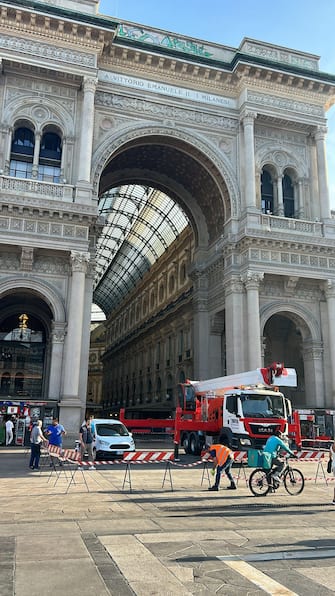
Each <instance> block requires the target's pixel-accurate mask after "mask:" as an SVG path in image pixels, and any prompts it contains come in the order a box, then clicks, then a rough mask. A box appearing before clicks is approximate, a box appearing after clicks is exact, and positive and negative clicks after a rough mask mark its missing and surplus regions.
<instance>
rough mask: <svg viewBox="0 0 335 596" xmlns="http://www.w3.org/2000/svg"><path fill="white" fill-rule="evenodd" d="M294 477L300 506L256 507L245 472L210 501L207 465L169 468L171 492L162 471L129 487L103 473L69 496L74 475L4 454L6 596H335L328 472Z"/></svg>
mask: <svg viewBox="0 0 335 596" xmlns="http://www.w3.org/2000/svg"><path fill="white" fill-rule="evenodd" d="M190 461H191V460H190V458H188V459H186V457H185V458H184V460H183V458H182V460H181V463H182V464H183V465H184V464H186V463H187V462H190ZM298 467H300V469H302V470H303V472H304V474H305V477H306V478H307V481H306V487H305V490H304V492H303V493H302V495H300V496H299V497H290V496H288V495H287V494H286V492H285V491H284V488H281V489H280V490H279V491H278V493H277V494H275V495H269V496H266V497H262V498H256V497H253V496H252V495H251V494H250V491H249V489H248V488H247V486H246V482H245V476H244V472H242V473H241V475H240V478H239V481H238V490H237V491H236V492H235V491H234V492H226V491H225V490H224V487H225V486H226V485H227V482H226V481H225V478H223V481H222V490H221V491H220V492H219V493H208V492H207V486H208V475H207V473H206V471H205V473H204V469H203V466H202V465H199V466H191V465H188V467H175V466H172V467H171V477H170V475H169V474H166V476H165V484H164V487H163V488H162V483H163V480H164V475H165V472H166V470H165V466H164V464H157V465H155V464H147V465H133V466H131V469H130V474H127V475H126V474H125V471H126V470H125V466H123V465H122V466H120V465H114V466H113V465H112V466H103V465H101V466H98V467H97V470H95V471H90V470H88V469H85V470H84V472H76V474H75V476H74V480H75V484H73V483H70V473H69V471H67V472H66V473H64V472H61V474H60V476H59V478H58V476H57V474H56V473H55V472H52V471H51V472H50V466H49V462H47V461H45V465H44V466H43V467H42V471H41V472H38V471H31V470H29V468H28V455H27V454H25V453H24V450H23V449H21V448H5V447H2V448H1V452H0V474H1V482H0V504H1V522H0V550H1V560H0V594H1V596H12V595H14V594H15V596H26V595H27V594H29V595H30V596H35V595H40V594H43V595H44V596H45V595H48V594H50V595H51V594H52V595H53V596H58V595H59V596H60V595H62V596H70V595H71V596H77V595H78V596H86V595H90V596H92V594H94V596H108V595H110V594H112V595H113V596H128V595H131V594H137V595H139V596H142V595H143V596H174V595H178V596H186V595H191V594H194V595H198V594H199V595H200V594H201V595H207V594H208V595H209V594H218V595H234V594H236V595H244V594H245V595H246V594H248V595H260V594H283V595H284V594H287V595H288V594H299V595H301V596H302V595H303V596H315V595H317V594H318V595H322V596H327V595H329V594H333V593H334V591H335V565H334V563H335V538H334V534H335V506H332V505H331V504H330V503H331V500H332V494H333V484H334V483H333V482H332V481H330V482H329V483H328V486H327V484H326V482H325V480H324V478H323V476H322V470H319V473H320V475H319V476H318V477H317V481H316V483H315V475H316V471H317V463H302V462H298ZM248 473H249V470H248V469H246V474H248ZM234 474H235V476H237V474H238V469H237V468H236V469H235V470H234ZM65 476H66V477H67V479H66V478H65ZM57 478H58V480H57V482H56V484H55V481H56V479H57ZM125 479H126V480H127V482H126V483H125V485H124V488H123V489H122V486H123V483H124V480H125ZM85 480H86V482H85ZM129 480H130V481H131V490H130V485H129V482H128V481H129ZM171 480H172V485H171ZM202 481H203V482H202ZM171 487H172V488H173V490H171ZM66 491H67V492H66Z"/></svg>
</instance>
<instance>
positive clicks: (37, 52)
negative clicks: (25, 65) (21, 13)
mask: <svg viewBox="0 0 335 596" xmlns="http://www.w3.org/2000/svg"><path fill="white" fill-rule="evenodd" d="M0 48H1V49H2V51H3V52H5V51H7V52H9V55H11V53H12V52H13V53H15V54H28V55H30V56H33V57H34V58H43V59H45V60H48V61H50V60H54V61H57V62H64V63H68V64H71V65H76V66H85V67H90V68H95V67H96V65H97V59H96V55H95V54H89V53H88V52H78V51H76V50H72V49H69V48H66V47H58V46H54V45H51V44H48V43H41V42H39V41H36V40H34V39H31V38H26V39H24V38H21V37H14V36H10V35H4V34H1V35H0Z"/></svg>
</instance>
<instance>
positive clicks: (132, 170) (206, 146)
mask: <svg viewBox="0 0 335 596" xmlns="http://www.w3.org/2000/svg"><path fill="white" fill-rule="evenodd" d="M93 170H94V187H95V191H96V193H97V194H101V193H103V192H104V191H105V190H107V189H109V188H112V187H115V186H117V185H120V184H128V183H130V184H132V183H139V184H146V185H151V186H153V187H155V188H158V189H160V190H162V191H163V192H165V193H166V194H167V195H169V196H170V197H171V198H172V199H174V200H175V201H176V202H177V203H178V204H179V205H180V206H181V208H182V209H183V210H184V211H185V213H186V214H187V216H188V217H189V220H190V222H191V225H192V228H193V231H194V234H195V239H196V244H197V245H198V246H202V247H206V246H208V245H210V244H211V243H213V242H214V241H215V240H216V238H218V237H219V236H221V235H222V233H223V230H224V224H225V222H226V221H227V220H229V219H230V218H232V217H233V218H234V217H237V216H238V213H239V212H240V197H239V191H238V185H237V183H236V176H235V174H234V172H233V170H232V167H231V164H230V163H229V161H228V159H227V158H225V156H224V155H223V154H221V153H220V152H218V150H217V148H216V147H213V146H212V145H211V144H210V143H208V142H206V140H205V139H203V138H201V137H196V136H195V135H191V134H187V133H186V132H185V131H178V130H175V129H171V128H169V127H166V128H164V127H154V126H151V127H150V128H149V127H143V126H141V127H138V128H137V129H136V128H135V130H134V127H132V129H131V130H129V131H128V130H123V131H121V132H120V131H118V133H117V135H115V136H112V137H110V138H108V139H104V141H103V143H102V144H101V146H100V147H99V148H98V149H97V151H96V153H95V155H94V159H93Z"/></svg>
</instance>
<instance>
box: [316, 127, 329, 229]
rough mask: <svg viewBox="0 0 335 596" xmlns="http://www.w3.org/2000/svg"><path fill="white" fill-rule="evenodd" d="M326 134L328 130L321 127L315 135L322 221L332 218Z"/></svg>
mask: <svg viewBox="0 0 335 596" xmlns="http://www.w3.org/2000/svg"><path fill="white" fill-rule="evenodd" d="M326 133H327V129H326V128H322V127H319V128H318V130H317V132H316V133H315V135H314V136H315V143H316V157H317V164H318V183H319V201H320V210H321V219H329V218H330V202H329V189H328V170H327V159H326Z"/></svg>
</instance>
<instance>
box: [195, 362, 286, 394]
mask: <svg viewBox="0 0 335 596" xmlns="http://www.w3.org/2000/svg"><path fill="white" fill-rule="evenodd" d="M189 382H190V384H192V385H193V386H194V389H195V391H197V392H205V391H215V390H218V389H225V388H229V387H234V386H240V385H259V384H262V385H266V386H268V387H271V386H273V385H276V386H279V387H296V386H297V373H296V371H295V369H294V368H285V367H284V365H283V364H281V363H278V362H276V363H274V364H271V366H268V367H267V368H256V369H254V370H250V371H247V372H243V373H237V374H234V375H227V376H225V377H217V378H216V379H207V380H206V381H189Z"/></svg>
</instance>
